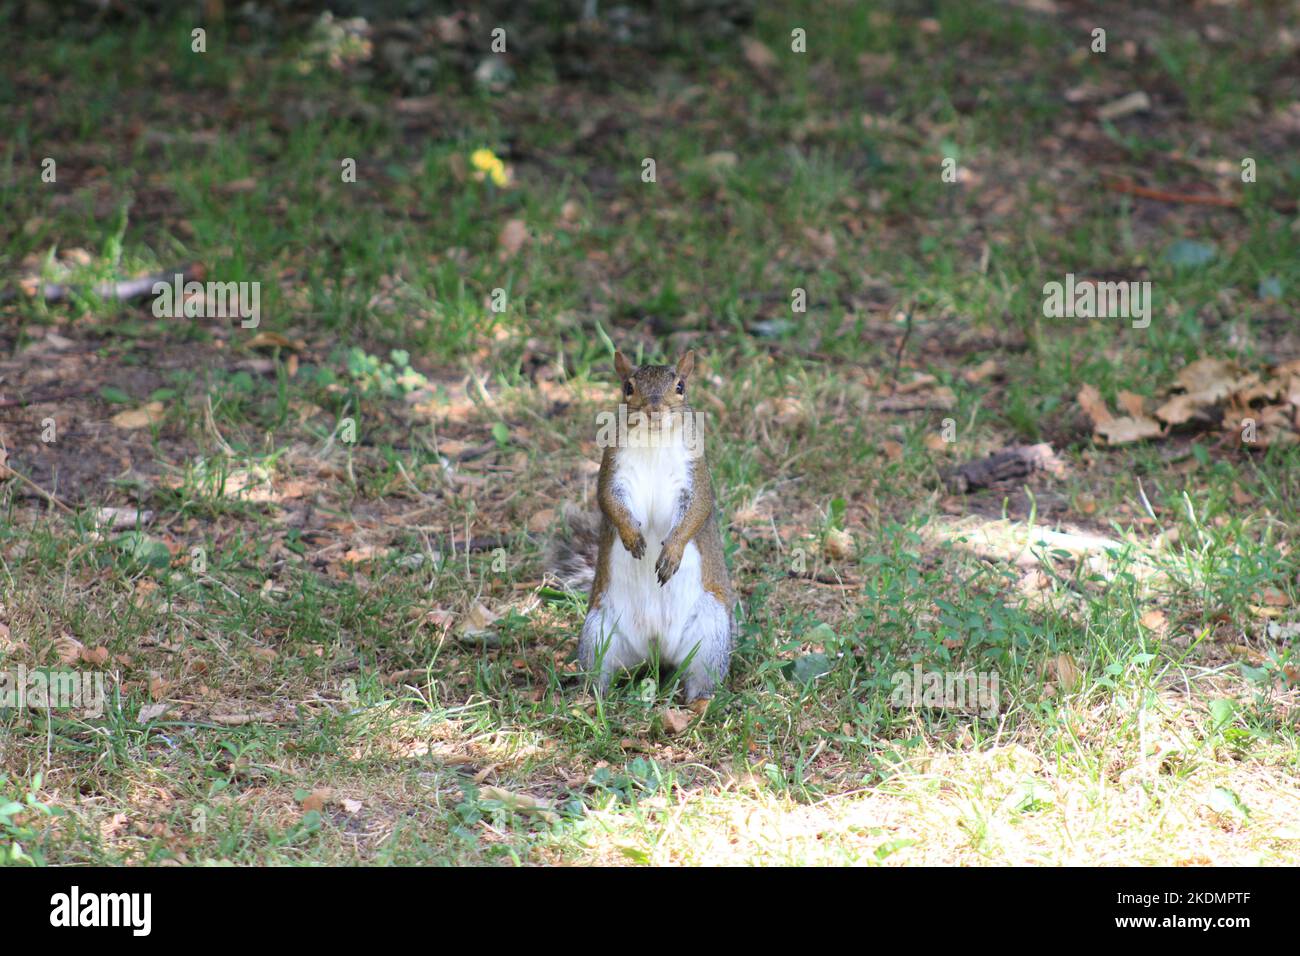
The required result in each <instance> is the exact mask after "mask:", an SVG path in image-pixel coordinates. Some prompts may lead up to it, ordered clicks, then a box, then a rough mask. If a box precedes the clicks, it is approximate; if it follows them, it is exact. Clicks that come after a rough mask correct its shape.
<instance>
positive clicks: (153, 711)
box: [136, 702, 172, 724]
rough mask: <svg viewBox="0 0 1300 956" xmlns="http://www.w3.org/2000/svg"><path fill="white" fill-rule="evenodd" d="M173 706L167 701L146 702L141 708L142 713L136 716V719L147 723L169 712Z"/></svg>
mask: <svg viewBox="0 0 1300 956" xmlns="http://www.w3.org/2000/svg"><path fill="white" fill-rule="evenodd" d="M171 708H172V705H171V704H168V703H165V702H164V703H159V704H145V705H144V706H143V707H141V708H140V713H139V715H138V716H137V717H136V720H137V721H138V722H139V723H142V724H147V723H149V721H151V720H157V719H158V718H159V717H161V716H162V715H163V714H165V713H167V711H169V710H171Z"/></svg>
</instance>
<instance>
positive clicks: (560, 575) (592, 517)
mask: <svg viewBox="0 0 1300 956" xmlns="http://www.w3.org/2000/svg"><path fill="white" fill-rule="evenodd" d="M561 517H562V518H563V521H562V523H561V527H560V528H559V529H557V530H556V532H555V533H554V534H553V535H552V536H551V537H550V538H549V539H548V540H547V542H546V559H545V560H546V570H547V572H548V573H550V574H551V575H552V576H554V577H555V578H556V580H558V581H559V582H560V585H561V586H562V587H564V588H567V589H568V590H570V591H579V592H584V593H585V592H587V591H590V590H591V582H592V581H593V580H594V579H595V577H596V553H597V551H598V550H599V548H600V512H598V511H596V510H594V509H589V508H579V507H578V506H577V505H574V504H566V505H565V506H564V507H563V508H562V509H561Z"/></svg>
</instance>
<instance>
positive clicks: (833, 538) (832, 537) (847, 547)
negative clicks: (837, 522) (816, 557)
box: [822, 528, 856, 561]
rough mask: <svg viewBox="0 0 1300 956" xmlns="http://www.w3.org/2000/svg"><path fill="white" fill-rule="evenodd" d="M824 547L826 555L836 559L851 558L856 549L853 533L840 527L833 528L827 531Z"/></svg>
mask: <svg viewBox="0 0 1300 956" xmlns="http://www.w3.org/2000/svg"><path fill="white" fill-rule="evenodd" d="M822 547H823V550H824V551H825V553H826V556H827V557H828V558H831V559H832V560H835V561H842V560H844V559H845V558H851V557H853V554H854V553H855V551H856V547H855V545H854V543H853V535H852V534H850V533H849V532H847V531H844V530H842V529H840V528H831V529H830V530H829V531H827V532H826V537H825V540H824V542H823V545H822Z"/></svg>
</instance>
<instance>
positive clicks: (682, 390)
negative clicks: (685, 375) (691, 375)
mask: <svg viewBox="0 0 1300 956" xmlns="http://www.w3.org/2000/svg"><path fill="white" fill-rule="evenodd" d="M677 394H678V395H685V394H686V383H685V382H684V381H678V382H677Z"/></svg>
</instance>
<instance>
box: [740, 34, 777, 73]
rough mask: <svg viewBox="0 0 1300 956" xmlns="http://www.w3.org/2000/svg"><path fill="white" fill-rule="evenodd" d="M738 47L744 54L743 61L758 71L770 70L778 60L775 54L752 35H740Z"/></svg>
mask: <svg viewBox="0 0 1300 956" xmlns="http://www.w3.org/2000/svg"><path fill="white" fill-rule="evenodd" d="M740 48H741V50H742V51H743V53H744V55H745V62H747V63H748V64H749V65H750V66H752V67H753V68H754V69H755V70H757V71H758V72H760V73H766V72H767V71H768V70H771V69H772V68H774V67H775V66H776V64H777V62H778V61H777V59H776V54H775V53H773V52H772V51H771V50H769V49H768V48H767V46H766V45H765V44H764V43H763V42H762V41H760V40H755V39H754V38H753V37H742V38H741V41H740Z"/></svg>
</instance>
